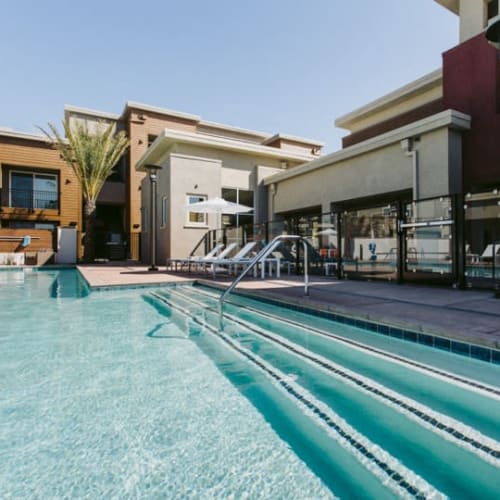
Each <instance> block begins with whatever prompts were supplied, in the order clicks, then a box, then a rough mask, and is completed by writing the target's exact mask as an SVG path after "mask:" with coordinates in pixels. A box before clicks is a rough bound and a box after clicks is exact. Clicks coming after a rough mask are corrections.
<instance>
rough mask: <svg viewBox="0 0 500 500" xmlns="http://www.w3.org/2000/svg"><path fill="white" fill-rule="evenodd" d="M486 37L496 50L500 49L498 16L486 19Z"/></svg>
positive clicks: (499, 17)
mask: <svg viewBox="0 0 500 500" xmlns="http://www.w3.org/2000/svg"><path fill="white" fill-rule="evenodd" d="M486 39H487V40H488V42H489V43H490V44H491V45H493V47H495V48H496V49H497V50H498V49H500V16H495V17H492V18H491V19H490V20H489V21H488V28H487V29H486Z"/></svg>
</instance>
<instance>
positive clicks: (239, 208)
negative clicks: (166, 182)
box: [184, 197, 253, 229]
mask: <svg viewBox="0 0 500 500" xmlns="http://www.w3.org/2000/svg"><path fill="white" fill-rule="evenodd" d="M184 210H187V211H188V212H197V213H202V214H218V215H219V217H218V222H219V221H220V216H221V215H222V214H232V215H234V214H242V213H245V212H250V211H251V210H253V207H248V206H246V205H240V204H239V203H233V202H232V201H227V200H225V199H224V198H219V197H216V198H210V199H208V200H205V201H198V202H196V203H190V204H189V205H184ZM218 226H219V227H218V229H219V228H220V223H219V224H218Z"/></svg>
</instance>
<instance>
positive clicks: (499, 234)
mask: <svg viewBox="0 0 500 500" xmlns="http://www.w3.org/2000/svg"><path fill="white" fill-rule="evenodd" d="M464 209H465V278H466V283H467V284H468V285H469V286H472V285H475V284H480V283H481V282H483V281H485V280H500V194H499V192H498V190H496V189H495V190H492V191H490V192H483V193H476V194H468V195H466V197H465V205H464Z"/></svg>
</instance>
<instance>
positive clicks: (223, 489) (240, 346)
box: [0, 271, 500, 498]
mask: <svg viewBox="0 0 500 500" xmlns="http://www.w3.org/2000/svg"><path fill="white" fill-rule="evenodd" d="M0 281H3V282H4V283H3V284H4V285H5V286H1V287H0V300H1V304H2V309H1V312H0V321H1V324H2V325H3V327H2V328H1V330H0V332H1V333H0V381H1V383H2V386H3V387H2V390H1V395H0V416H1V426H0V460H1V463H2V464H4V465H3V467H2V468H0V497H2V498H4V497H9V496H11V497H30V498H32V497H39V498H46V497H96V496H101V497H102V496H115V497H126V496H133V497H159V496H162V497H168V498H190V497H191V498H200V497H204V498H213V497H218V498H227V497H230V496H231V495H233V496H234V497H235V498H240V497H245V495H246V496H247V497H248V498H331V497H333V496H339V497H348V498H349V497H351V498H352V497H369V498H391V497H421V498H424V497H428V498H432V497H434V498H439V497H444V496H449V497H453V498H473V497H475V496H477V495H478V493H479V492H480V497H481V498H495V497H496V496H497V492H498V491H499V488H500V482H499V479H498V478H499V476H500V474H499V472H500V471H499V470H498V469H499V457H500V455H499V445H498V442H499V440H500V430H499V425H498V424H499V415H500V411H499V410H500V402H499V400H500V395H499V392H498V391H499V388H498V380H499V379H500V377H499V375H500V368H499V367H498V366H497V365H494V364H491V363H484V362H481V361H477V360H474V359H466V358H464V357H462V356H457V355H454V354H452V353H447V352H442V351H438V350H436V349H429V348H428V347H426V346H424V345H417V344H410V343H408V342H405V341H403V340H398V339H394V338H387V337H384V336H381V335H377V334H376V333H373V332H369V331H366V330H362V329H359V328H356V327H354V326H349V325H345V324H344V325H342V324H338V323H333V322H331V321H329V320H327V319H325V318H319V317H311V316H308V315H305V314H304V313H301V312H297V311H290V310H283V309H280V308H278V307H277V306H275V305H270V304H266V303H264V302H260V301H256V300H252V299H249V298H246V297H239V296H234V297H233V298H232V299H231V300H232V301H233V302H234V303H231V304H228V305H227V307H226V308H225V312H226V318H225V328H224V331H223V332H219V331H218V330H217V329H216V328H214V326H213V325H216V324H217V315H216V311H215V305H216V300H217V291H215V290H213V289H206V288H203V287H196V286H182V287H175V288H174V287H172V288H162V289H150V290H149V289H143V290H120V291H106V292H93V293H90V294H89V293H88V290H87V289H86V288H85V286H84V285H83V283H82V281H81V280H80V279H79V278H78V275H77V273H76V272H75V271H53V272H52V271H51V272H47V271H44V272H33V273H25V272H14V273H11V272H9V273H0ZM284 320H286V321H284ZM304 323H305V324H306V325H307V326H308V329H304V328H303V327H302V326H301V325H302V324H304ZM408 360H409V362H408ZM449 372H453V373H454V374H455V375H454V376H453V377H450V376H449V374H448V373H449ZM471 380H474V381H475V382H474V385H471V384H470V381H471ZM5 464H6V465H5Z"/></svg>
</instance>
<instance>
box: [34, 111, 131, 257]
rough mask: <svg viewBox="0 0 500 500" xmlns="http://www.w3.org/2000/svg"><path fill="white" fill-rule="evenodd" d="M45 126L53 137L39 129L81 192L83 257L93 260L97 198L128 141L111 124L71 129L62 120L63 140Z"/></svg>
mask: <svg viewBox="0 0 500 500" xmlns="http://www.w3.org/2000/svg"><path fill="white" fill-rule="evenodd" d="M48 126H49V129H50V131H51V132H52V134H50V133H48V132H46V131H45V130H44V129H42V128H40V130H41V131H42V132H43V133H44V134H45V135H46V136H47V137H48V138H49V139H50V141H51V142H52V144H53V146H54V147H55V148H56V149H57V150H58V151H59V153H60V155H61V158H62V159H63V160H64V161H65V162H66V163H67V164H68V165H69V166H70V167H71V169H72V170H73V172H74V174H75V175H76V177H77V179H78V181H79V183H80V186H81V189H82V196H83V203H84V227H85V237H84V242H83V244H84V255H83V258H84V260H85V261H87V262H88V261H91V260H93V258H94V240H93V234H92V233H93V227H94V221H95V211H96V201H97V197H98V196H99V193H100V192H101V189H102V187H103V185H104V182H105V181H106V179H107V178H108V177H109V176H110V175H111V173H112V172H113V167H114V166H115V165H116V163H117V162H118V160H119V159H120V157H121V156H122V155H123V153H124V152H125V150H126V149H127V147H128V146H129V140H128V138H127V136H126V135H125V132H123V131H120V132H118V133H116V125H115V124H114V123H111V124H110V125H106V124H105V123H99V124H98V125H97V126H96V127H95V128H92V129H89V127H88V125H87V122H83V123H82V122H76V123H73V124H71V126H70V124H69V121H63V127H64V133H65V135H66V138H64V137H62V136H61V134H60V133H59V131H58V130H57V128H56V127H55V126H54V125H52V124H51V123H49V124H48Z"/></svg>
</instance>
